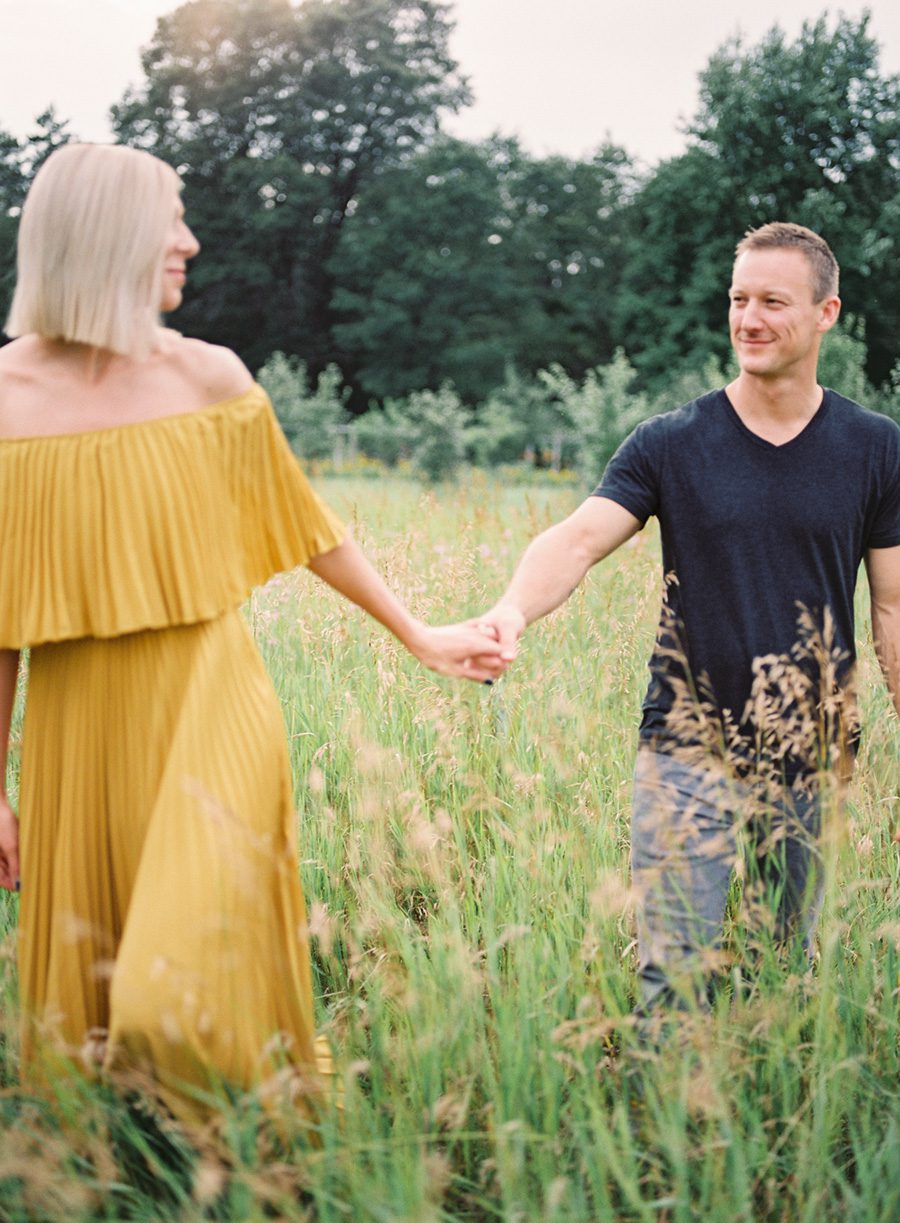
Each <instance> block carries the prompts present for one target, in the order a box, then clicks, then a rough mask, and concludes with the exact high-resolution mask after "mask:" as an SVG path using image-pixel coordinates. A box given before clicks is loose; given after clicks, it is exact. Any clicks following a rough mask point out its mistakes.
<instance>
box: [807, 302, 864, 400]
mask: <svg viewBox="0 0 900 1223" xmlns="http://www.w3.org/2000/svg"><path fill="white" fill-rule="evenodd" d="M859 332H860V327H859V325H858V324H857V322H856V320H855V319H853V318H852V317H848V318H846V319H843V320H842V321H841V322H840V323H838V324H837V326H835V327H833V328H832V329H831V331H830V332H829V333H828V334H827V335H826V336H825V338H824V339H823V341H822V347H821V349H820V351H819V367H818V379H819V382H820V383H821V385H822V386H828V387H831V388H832V389H833V390H835V391H838V392H839V393H840V394H841V395H846V396H847V398H848V399H855V400H856V402H857V403H861V404H864V405H867V400H868V398H869V391H870V387H869V383H868V379H867V378H866V342H865V339H864V338H863V337H862V335H860V334H859Z"/></svg>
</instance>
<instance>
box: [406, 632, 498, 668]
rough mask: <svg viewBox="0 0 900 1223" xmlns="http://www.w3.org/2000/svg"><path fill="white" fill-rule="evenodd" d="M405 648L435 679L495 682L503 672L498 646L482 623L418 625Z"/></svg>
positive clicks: (491, 633) (492, 635) (494, 638)
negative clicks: (433, 674)
mask: <svg viewBox="0 0 900 1223" xmlns="http://www.w3.org/2000/svg"><path fill="white" fill-rule="evenodd" d="M407 644H408V646H409V649H410V651H411V653H412V654H414V655H415V657H416V658H418V660H419V662H421V663H423V664H424V665H425V666H426V667H429V668H430V669H431V670H432V671H436V672H437V673H438V675H450V676H453V677H454V678H457V679H471V680H477V681H478V682H479V683H483V682H484V681H486V680H489V681H493V680H495V679H497V678H498V676H500V675H502V674H503V671H504V670H505V668H506V662H505V661H504V659H503V656H502V654H501V646H500V645H499V643H498V641H497V638H496V637H495V635H494V633H493V632H492V630H491V629H490V627H489V626H488V624H487V622H486V621H485V622H483V621H482V620H466V621H464V622H462V623H461V624H445V625H443V626H441V627H433V626H432V625H428V624H419V625H417V626H416V628H415V631H414V632H413V633H412V634H411V635H410V637H409V640H408V642H407Z"/></svg>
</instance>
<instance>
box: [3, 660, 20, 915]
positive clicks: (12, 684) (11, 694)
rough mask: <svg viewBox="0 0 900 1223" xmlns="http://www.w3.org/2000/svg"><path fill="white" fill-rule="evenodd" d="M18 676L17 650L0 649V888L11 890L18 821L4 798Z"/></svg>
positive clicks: (14, 881) (14, 886)
mask: <svg viewBox="0 0 900 1223" xmlns="http://www.w3.org/2000/svg"><path fill="white" fill-rule="evenodd" d="M18 674H19V651H18V650H0V887H4V888H8V889H9V890H10V891H17V890H18V887H19V821H18V820H17V819H16V816H15V813H14V812H13V809H12V807H10V805H9V799H8V798H7V795H6V762H7V759H8V756H9V728H10V724H11V723H12V710H13V701H14V700H15V698H16V677H17V675H18Z"/></svg>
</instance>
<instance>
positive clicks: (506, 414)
mask: <svg viewBox="0 0 900 1223" xmlns="http://www.w3.org/2000/svg"><path fill="white" fill-rule="evenodd" d="M571 427H572V422H571V421H570V420H569V417H568V416H567V415H566V413H565V411H564V410H563V408H562V407H561V406H560V403H559V400H558V398H557V397H556V395H555V394H554V392H553V390H552V389H551V388H549V387H548V386H547V384H546V383H545V382H544V380H543V379H542V378H541V376H540V374H538V375H537V376H536V377H534V378H526V377H524V376H523V375H522V374H520V373H519V371H518V370H516V369H514V368H513V367H512V366H507V369H506V376H505V378H504V380H503V384H502V386H499V387H497V389H496V390H494V391H492V392H491V394H490V395H489V396H488V397H487V399H486V400H485V402H484V403H483V404H481V405H480V406H479V407H478V408H477V410H476V413H475V416H474V420H473V424H472V425H471V427H470V428H469V432H468V452H469V455H470V456H471V458H472V459H473V461H474V462H476V463H478V464H480V465H481V466H483V467H493V466H496V465H497V464H501V463H518V462H521V461H522V460H523V459H524V458H525V457H526V455H527V454H531V455H532V456H538V455H541V454H542V453H543V452H545V451H547V450H548V449H551V448H553V446H554V443H555V442H556V443H557V445H558V448H559V450H558V453H559V457H560V459H562V458H563V446H564V443H566V442H569V438H568V434H569V433H570V431H571ZM570 450H571V445H570V444H569V446H568V450H567V451H566V453H568V451H570Z"/></svg>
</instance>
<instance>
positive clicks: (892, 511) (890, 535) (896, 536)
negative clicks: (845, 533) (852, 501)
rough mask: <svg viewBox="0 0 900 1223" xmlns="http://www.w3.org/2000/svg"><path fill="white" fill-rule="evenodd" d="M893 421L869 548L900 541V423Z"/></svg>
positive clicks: (879, 482)
mask: <svg viewBox="0 0 900 1223" xmlns="http://www.w3.org/2000/svg"><path fill="white" fill-rule="evenodd" d="M890 423H891V425H892V427H891V428H890V429H889V430H888V431H887V432H888V438H887V445H886V446H885V447H884V450H883V456H884V458H883V464H882V465H881V474H880V479H879V481H878V497H877V505H876V507H875V512H874V515H873V517H872V525H871V528H870V530H869V534H868V538H867V540H866V547H867V548H894V547H896V546H897V545H898V544H900V426H898V425H895V424H894V422H893V421H891V422H890Z"/></svg>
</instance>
